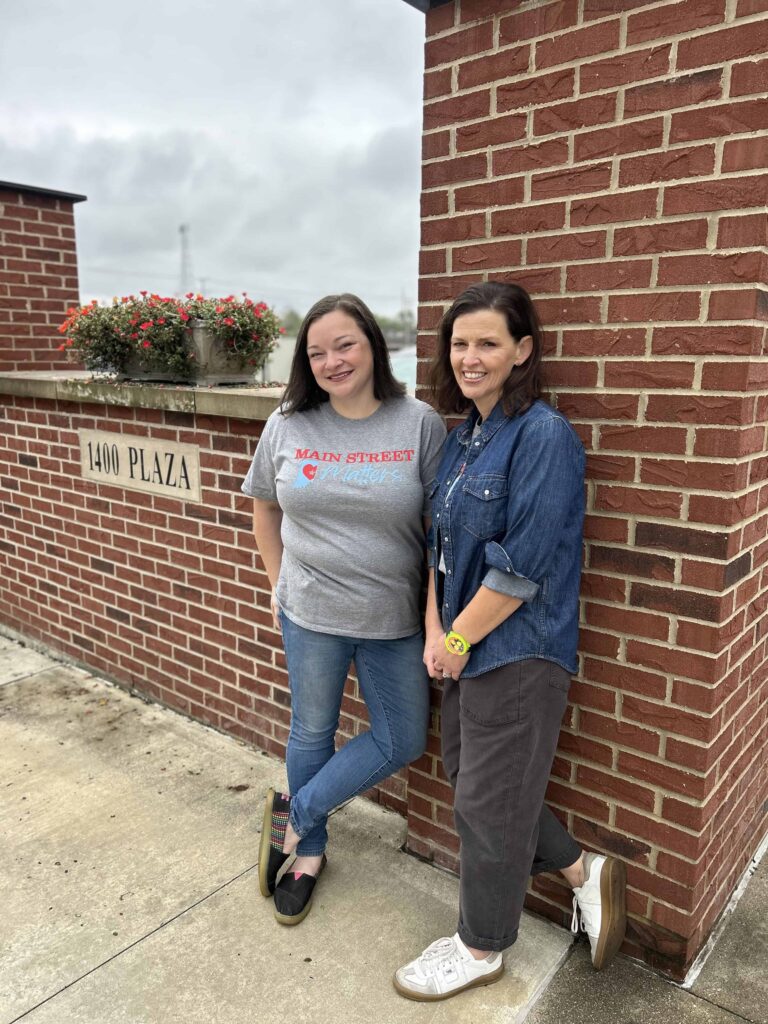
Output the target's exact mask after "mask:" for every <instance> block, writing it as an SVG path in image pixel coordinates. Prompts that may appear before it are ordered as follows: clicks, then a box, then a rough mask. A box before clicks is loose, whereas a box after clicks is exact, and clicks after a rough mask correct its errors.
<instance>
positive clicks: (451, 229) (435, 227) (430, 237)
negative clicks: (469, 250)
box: [421, 213, 485, 245]
mask: <svg viewBox="0 0 768 1024" xmlns="http://www.w3.org/2000/svg"><path fill="white" fill-rule="evenodd" d="M484 237H485V215H484V214H482V213H471V214H464V215H460V216H456V217H444V218H441V219H440V220H425V221H423V222H422V225H421V242H422V245H440V244H441V243H444V242H460V241H464V240H465V239H467V238H484Z"/></svg>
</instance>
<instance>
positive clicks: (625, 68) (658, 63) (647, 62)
mask: <svg viewBox="0 0 768 1024" xmlns="http://www.w3.org/2000/svg"><path fill="white" fill-rule="evenodd" d="M611 13H612V12H611ZM671 49H672V47H671V45H670V44H669V43H665V44H664V45H662V46H654V47H650V48H649V49H647V50H636V51H634V52H632V53H621V54H620V55H619V56H617V57H608V58H606V59H604V60H596V61H592V62H590V63H589V64H582V65H581V67H580V68H579V91H580V93H581V95H584V94H585V93H588V92H594V91H596V90H598V89H611V88H617V87H618V86H620V85H627V84H629V83H632V82H641V81H642V80H643V79H644V78H658V77H659V76H660V75H666V74H667V73H668V71H669V55H670V52H671Z"/></svg>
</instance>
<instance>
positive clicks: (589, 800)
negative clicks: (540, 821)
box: [546, 781, 610, 822]
mask: <svg viewBox="0 0 768 1024" xmlns="http://www.w3.org/2000/svg"><path fill="white" fill-rule="evenodd" d="M546 798H547V803H551V804H554V806H555V807H563V808H565V809H567V810H569V811H576V812H578V813H579V814H584V815H587V816H588V817H590V818H591V819H592V820H593V821H603V822H607V821H608V819H609V817H610V808H609V806H608V804H607V802H606V801H605V800H598V799H596V798H595V797H593V796H589V795H588V794H587V793H584V792H583V791H582V790H580V789H573V788H571V787H570V786H566V785H563V784H562V783H560V782H554V781H550V783H549V786H548V787H547V793H546Z"/></svg>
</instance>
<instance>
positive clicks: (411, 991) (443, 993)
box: [393, 934, 504, 1002]
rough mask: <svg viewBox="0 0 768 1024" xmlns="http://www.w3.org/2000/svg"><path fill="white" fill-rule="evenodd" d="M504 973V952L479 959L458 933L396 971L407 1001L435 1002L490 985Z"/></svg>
mask: <svg viewBox="0 0 768 1024" xmlns="http://www.w3.org/2000/svg"><path fill="white" fill-rule="evenodd" d="M503 973H504V961H503V959H502V956H501V953H498V952H496V953H489V954H488V956H487V957H485V959H483V960H475V958H474V957H473V956H472V954H471V953H470V952H469V950H468V949H467V947H466V946H465V945H464V943H463V942H462V941H461V939H460V938H459V936H458V934H456V935H454V936H453V938H450V939H449V938H444V939H438V940H437V942H433V943H432V945H431V946H427V948H426V949H425V950H424V952H423V953H422V954H421V956H420V957H417V958H416V960H411V962H410V963H409V964H406V965H405V967H401V968H400V970H399V971H396V972H395V976H394V978H393V982H394V986H395V988H396V989H397V991H398V992H399V993H400V995H401V996H405V998H406V999H417V1000H420V1001H422V1002H433V1001H435V1000H438V999H449V998H450V997H451V996H455V995H456V994H457V993H458V992H463V991H464V989H467V988H474V987H475V986H476V985H490V984H491V983H492V982H494V981H498V980H499V978H500V977H501V976H502V974H503Z"/></svg>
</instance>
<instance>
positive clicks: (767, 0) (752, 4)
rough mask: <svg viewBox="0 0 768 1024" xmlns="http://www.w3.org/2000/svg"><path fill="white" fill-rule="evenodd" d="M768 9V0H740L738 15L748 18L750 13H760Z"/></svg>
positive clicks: (737, 8) (737, 9) (738, 16)
mask: <svg viewBox="0 0 768 1024" xmlns="http://www.w3.org/2000/svg"><path fill="white" fill-rule="evenodd" d="M763 11H768V0H738V3H737V5H736V17H737V18H748V17H749V15H750V14H760V13H762V12H763Z"/></svg>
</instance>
